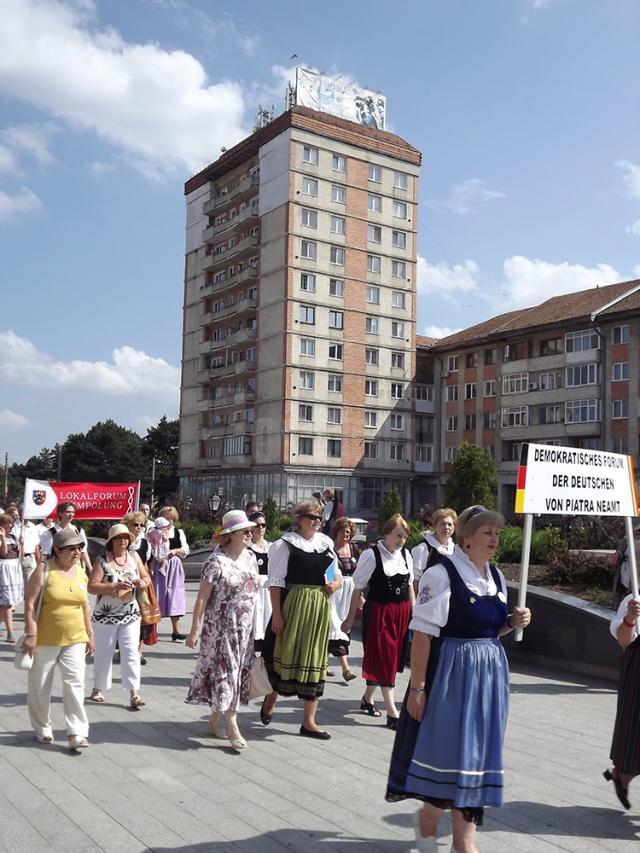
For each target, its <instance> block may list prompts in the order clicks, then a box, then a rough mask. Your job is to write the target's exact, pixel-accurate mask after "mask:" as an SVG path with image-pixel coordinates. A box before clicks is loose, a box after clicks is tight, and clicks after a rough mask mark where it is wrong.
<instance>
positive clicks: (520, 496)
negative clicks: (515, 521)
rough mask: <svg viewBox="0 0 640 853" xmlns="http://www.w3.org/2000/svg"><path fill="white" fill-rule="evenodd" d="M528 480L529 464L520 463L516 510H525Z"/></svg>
mask: <svg viewBox="0 0 640 853" xmlns="http://www.w3.org/2000/svg"><path fill="white" fill-rule="evenodd" d="M526 481H527V466H526V465H520V466H519V468H518V480H517V482H516V507H515V511H516V512H524V486H525V483H526Z"/></svg>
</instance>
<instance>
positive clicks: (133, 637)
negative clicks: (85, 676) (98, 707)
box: [93, 619, 140, 693]
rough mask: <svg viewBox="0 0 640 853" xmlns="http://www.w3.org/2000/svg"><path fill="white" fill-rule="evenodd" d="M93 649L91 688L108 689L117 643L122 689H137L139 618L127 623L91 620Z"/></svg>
mask: <svg viewBox="0 0 640 853" xmlns="http://www.w3.org/2000/svg"><path fill="white" fill-rule="evenodd" d="M93 634H94V637H95V644H96V648H95V651H94V653H93V689H94V690H99V691H100V692H101V693H104V692H105V691H106V690H111V670H112V669H113V653H114V651H115V648H116V643H117V644H118V648H119V649H120V677H121V679H122V689H123V690H136V691H137V690H139V689H140V654H139V652H138V644H139V643H140V620H139V619H136V620H134V621H133V622H127V624H126V625H105V624H103V623H101V622H94V623H93Z"/></svg>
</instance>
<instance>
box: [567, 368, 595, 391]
mask: <svg viewBox="0 0 640 853" xmlns="http://www.w3.org/2000/svg"><path fill="white" fill-rule="evenodd" d="M597 381H598V365H597V364H574V365H571V367H567V388H571V387H575V386H577V385H595V383H596V382H597Z"/></svg>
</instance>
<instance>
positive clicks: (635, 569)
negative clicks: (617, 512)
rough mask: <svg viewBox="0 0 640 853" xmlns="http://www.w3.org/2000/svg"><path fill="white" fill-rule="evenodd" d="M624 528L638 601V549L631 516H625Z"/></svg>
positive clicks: (632, 580)
mask: <svg viewBox="0 0 640 853" xmlns="http://www.w3.org/2000/svg"><path fill="white" fill-rule="evenodd" d="M624 526H625V529H626V531H627V550H628V551H629V565H630V566H631V592H632V593H633V597H634V599H636V600H637V599H638V597H639V596H638V566H637V564H636V549H635V541H634V538H633V521H632V519H631V517H630V516H628V515H627V516H625V519H624Z"/></svg>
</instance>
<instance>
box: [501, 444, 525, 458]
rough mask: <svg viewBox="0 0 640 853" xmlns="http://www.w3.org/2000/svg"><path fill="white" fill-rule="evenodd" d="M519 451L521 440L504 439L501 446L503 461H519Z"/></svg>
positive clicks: (520, 451)
mask: <svg viewBox="0 0 640 853" xmlns="http://www.w3.org/2000/svg"><path fill="white" fill-rule="evenodd" d="M521 453H522V442H521V441H505V443H504V444H503V446H502V458H503V460H504V461H505V462H519V461H520V454H521Z"/></svg>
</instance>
